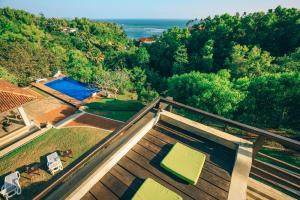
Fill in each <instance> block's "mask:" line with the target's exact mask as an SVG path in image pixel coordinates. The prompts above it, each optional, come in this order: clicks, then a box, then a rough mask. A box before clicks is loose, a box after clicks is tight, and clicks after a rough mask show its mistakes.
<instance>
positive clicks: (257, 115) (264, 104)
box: [237, 72, 300, 129]
mask: <svg viewBox="0 0 300 200" xmlns="http://www.w3.org/2000/svg"><path fill="white" fill-rule="evenodd" d="M299 112H300V74H299V73H296V72H294V73H278V74H266V75H262V76H260V77H257V78H255V79H251V81H250V84H249V86H248V88H247V97H246V98H245V99H244V101H243V102H242V103H241V105H240V109H239V112H238V114H237V115H238V116H240V119H241V120H243V121H247V122H248V123H249V122H251V123H253V124H256V125H260V126H262V127H274V128H278V127H280V126H285V127H292V128H296V129H299V128H300V126H299V125H300V117H299Z"/></svg>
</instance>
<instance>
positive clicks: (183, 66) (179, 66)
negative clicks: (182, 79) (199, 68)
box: [172, 45, 189, 74]
mask: <svg viewBox="0 0 300 200" xmlns="http://www.w3.org/2000/svg"><path fill="white" fill-rule="evenodd" d="M188 64H189V60H188V54H187V49H186V47H185V46H183V45H181V46H179V47H178V48H177V50H176V51H175V54H174V63H173V67H172V74H182V73H184V72H186V71H187V70H188V69H187V68H188Z"/></svg>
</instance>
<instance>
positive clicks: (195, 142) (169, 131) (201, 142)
mask: <svg viewBox="0 0 300 200" xmlns="http://www.w3.org/2000/svg"><path fill="white" fill-rule="evenodd" d="M153 130H157V131H158V132H159V133H161V134H164V135H166V136H169V137H171V138H174V139H177V140H179V141H180V142H185V143H186V144H188V145H190V146H191V147H193V148H195V149H201V150H202V151H204V152H207V153H208V154H213V155H214V156H216V157H218V159H220V160H224V161H225V162H232V159H233V157H234V156H233V155H234V153H235V151H234V150H232V149H229V148H227V147H225V146H222V145H220V144H218V143H215V142H212V141H210V140H208V139H206V138H203V137H200V136H197V135H194V134H192V133H190V132H188V131H186V130H182V129H180V128H178V127H174V126H173V125H171V124H167V123H164V122H159V124H157V125H156V126H155V127H154V128H153ZM150 134H151V133H150ZM216 152H223V153H222V156H220V155H219V154H216Z"/></svg>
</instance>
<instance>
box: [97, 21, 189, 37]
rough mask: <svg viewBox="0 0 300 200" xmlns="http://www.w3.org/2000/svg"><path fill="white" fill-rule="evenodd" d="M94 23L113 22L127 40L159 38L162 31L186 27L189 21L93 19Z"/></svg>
mask: <svg viewBox="0 0 300 200" xmlns="http://www.w3.org/2000/svg"><path fill="white" fill-rule="evenodd" d="M93 20H95V21H104V22H113V23H117V24H119V25H120V26H122V27H123V28H124V30H125V32H126V34H127V36H128V37H129V38H132V39H138V38H141V37H151V36H159V35H161V34H162V33H163V32H164V31H166V30H168V29H170V28H173V27H179V28H184V27H186V22H187V21H188V20H189V19H146V18H145V19H142V18H137V19H133V18H132V19H93Z"/></svg>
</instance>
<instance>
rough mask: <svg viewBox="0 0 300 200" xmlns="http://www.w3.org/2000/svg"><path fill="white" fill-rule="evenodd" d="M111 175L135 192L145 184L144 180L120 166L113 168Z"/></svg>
mask: <svg viewBox="0 0 300 200" xmlns="http://www.w3.org/2000/svg"><path fill="white" fill-rule="evenodd" d="M110 173H111V174H112V175H113V176H115V177H116V178H117V179H119V180H120V181H121V182H122V183H124V184H125V185H126V186H127V187H129V188H130V189H131V190H133V191H137V190H138V189H139V187H140V186H141V185H142V184H143V182H144V180H142V179H140V178H139V177H136V176H134V175H133V174H131V173H130V172H128V171H127V170H126V169H124V168H123V167H121V166H120V165H116V166H115V167H114V168H112V169H111V170H110Z"/></svg>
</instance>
